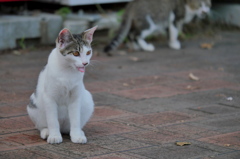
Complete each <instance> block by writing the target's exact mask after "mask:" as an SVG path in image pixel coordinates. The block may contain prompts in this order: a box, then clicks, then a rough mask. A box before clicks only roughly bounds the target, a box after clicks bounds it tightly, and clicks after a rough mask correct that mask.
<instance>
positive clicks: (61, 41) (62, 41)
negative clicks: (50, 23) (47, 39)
mask: <svg viewBox="0 0 240 159" xmlns="http://www.w3.org/2000/svg"><path fill="white" fill-rule="evenodd" d="M72 40H73V37H72V34H71V33H70V31H69V30H68V29H66V28H64V29H63V30H61V31H60V33H59V35H58V38H57V40H56V43H57V44H58V46H59V48H60V49H63V48H64V47H65V46H66V45H67V44H68V43H69V42H71V41H72Z"/></svg>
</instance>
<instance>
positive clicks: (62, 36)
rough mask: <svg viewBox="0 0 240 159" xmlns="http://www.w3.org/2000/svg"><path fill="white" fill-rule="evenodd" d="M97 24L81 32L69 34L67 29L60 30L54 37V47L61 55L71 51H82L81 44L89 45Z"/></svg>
mask: <svg viewBox="0 0 240 159" xmlns="http://www.w3.org/2000/svg"><path fill="white" fill-rule="evenodd" d="M96 29H97V26H95V27H93V28H91V29H88V30H86V31H84V32H83V33H82V34H71V32H70V31H69V30H68V29H66V28H65V29H63V30H61V31H60V33H59V35H58V38H57V39H56V47H57V48H58V49H59V51H60V53H61V54H62V55H63V56H66V55H67V54H68V53H70V52H73V51H78V52H82V48H83V46H87V47H89V48H90V47H91V42H92V39H93V33H94V31H95V30H96Z"/></svg>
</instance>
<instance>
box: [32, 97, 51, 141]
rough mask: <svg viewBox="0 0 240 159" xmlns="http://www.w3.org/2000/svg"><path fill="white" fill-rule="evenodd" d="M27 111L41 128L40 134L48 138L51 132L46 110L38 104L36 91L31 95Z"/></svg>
mask: <svg viewBox="0 0 240 159" xmlns="http://www.w3.org/2000/svg"><path fill="white" fill-rule="evenodd" d="M27 112H28V115H29V117H30V119H31V120H32V122H33V123H34V124H35V126H36V128H37V129H38V130H40V136H41V138H42V139H47V137H48V135H49V132H48V128H47V120H46V115H45V113H44V111H43V110H42V109H41V107H39V104H36V96H35V93H34V94H32V95H31V97H30V103H29V105H28V106H27Z"/></svg>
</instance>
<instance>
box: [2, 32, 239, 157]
mask: <svg viewBox="0 0 240 159" xmlns="http://www.w3.org/2000/svg"><path fill="white" fill-rule="evenodd" d="M203 43H207V44H214V45H213V46H212V48H211V49H203V48H201V47H200V45H201V44H203ZM155 45H156V48H157V49H156V51H154V52H151V53H146V52H141V51H139V52H134V53H129V54H124V52H122V53H120V54H119V53H117V54H115V55H114V56H113V57H107V56H105V55H103V54H101V56H95V57H93V61H92V66H89V67H88V69H87V73H86V75H85V84H86V88H87V89H88V90H89V91H90V92H91V93H92V94H93V97H94V101H95V105H96V107H95V113H94V115H93V117H92V118H91V120H90V121H89V122H88V123H87V125H86V126H85V127H84V131H85V134H86V136H87V138H88V143H87V144H84V145H83V144H74V143H72V142H71V141H70V138H69V136H68V135H64V136H63V143H61V144H54V145H51V144H48V143H47V142H46V141H45V140H42V139H41V138H40V136H39V132H38V131H37V130H36V129H35V128H34V125H33V124H32V122H31V121H30V119H29V117H28V115H27V112H26V105H27V104H28V99H29V96H30V94H31V93H32V92H33V91H34V90H35V86H36V83H37V77H38V74H39V72H40V71H41V69H42V67H43V66H44V65H45V64H46V62H47V56H48V54H49V53H50V51H51V49H42V50H35V51H30V52H28V53H25V54H21V55H15V54H16V53H15V54H4V55H0V90H1V91H0V158H2V159H11V158H14V159H15V158H18V159H20V158H64V159H67V158H93V159H102V158H104V159H129V158H140V159H141V158H143V159H144V158H156V159H161V158H163V159H178V158H179V159H187V158H194V159H195V158H205V159H210V158H211V159H212V158H214V159H238V158H239V156H240V32H224V33H221V34H219V35H217V36H216V37H214V38H201V39H195V40H185V41H184V42H183V49H181V50H179V51H174V50H171V49H169V48H168V47H167V45H166V44H165V43H161V44H159V43H156V44H155ZM101 49H102V48H101V47H100V46H97V47H95V50H96V51H98V52H100V50H101ZM190 73H192V74H193V75H194V76H196V77H198V78H199V80H196V79H195V78H194V77H192V79H191V78H190V77H189V74H190ZM194 79H195V80H194ZM176 142H190V143H191V144H190V145H186V146H177V145H176Z"/></svg>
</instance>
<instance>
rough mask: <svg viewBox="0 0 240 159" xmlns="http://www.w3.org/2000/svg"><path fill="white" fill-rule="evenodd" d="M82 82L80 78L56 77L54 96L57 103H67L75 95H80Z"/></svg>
mask: <svg viewBox="0 0 240 159" xmlns="http://www.w3.org/2000/svg"><path fill="white" fill-rule="evenodd" d="M81 89H83V83H82V82H81V81H80V80H66V79H58V84H57V85H56V90H55V92H56V98H57V101H58V104H59V105H68V104H69V103H71V101H73V99H75V98H76V97H77V96H80V92H81Z"/></svg>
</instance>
